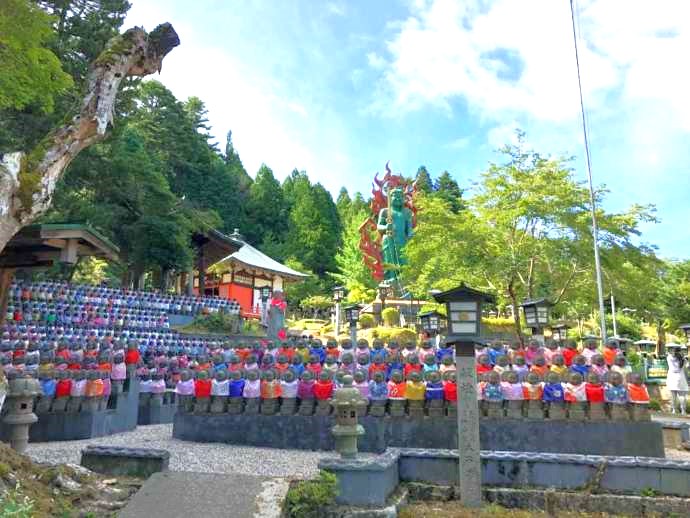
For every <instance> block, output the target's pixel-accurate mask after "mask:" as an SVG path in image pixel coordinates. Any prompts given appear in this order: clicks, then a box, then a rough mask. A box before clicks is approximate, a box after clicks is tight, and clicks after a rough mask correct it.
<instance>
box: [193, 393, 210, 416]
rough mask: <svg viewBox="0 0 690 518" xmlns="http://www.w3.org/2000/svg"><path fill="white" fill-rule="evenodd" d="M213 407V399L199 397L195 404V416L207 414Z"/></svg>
mask: <svg viewBox="0 0 690 518" xmlns="http://www.w3.org/2000/svg"><path fill="white" fill-rule="evenodd" d="M210 405H211V398H208V397H198V398H196V401H195V402H194V413H195V414H207V413H208V409H209V406H210Z"/></svg>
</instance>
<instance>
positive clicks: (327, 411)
mask: <svg viewBox="0 0 690 518" xmlns="http://www.w3.org/2000/svg"><path fill="white" fill-rule="evenodd" d="M314 413H315V414H316V415H331V402H330V401H328V400H325V399H318V400H317V401H316V410H315V411H314Z"/></svg>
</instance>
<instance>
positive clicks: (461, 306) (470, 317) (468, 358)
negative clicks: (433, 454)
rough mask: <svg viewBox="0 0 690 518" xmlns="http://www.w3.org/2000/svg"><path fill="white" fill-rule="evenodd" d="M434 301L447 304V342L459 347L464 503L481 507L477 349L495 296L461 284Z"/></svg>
mask: <svg viewBox="0 0 690 518" xmlns="http://www.w3.org/2000/svg"><path fill="white" fill-rule="evenodd" d="M434 299H435V300H436V302H439V303H442V304H445V305H446V315H447V318H448V326H447V327H448V333H447V337H446V343H447V344H449V345H454V346H455V365H456V377H457V391H458V403H457V405H458V410H457V418H458V451H459V455H460V457H459V458H460V462H459V475H460V477H459V481H460V497H461V500H460V501H461V502H462V504H463V505H464V506H466V507H481V505H482V488H481V484H482V481H481V475H482V468H481V460H480V457H479V407H478V405H477V371H476V368H475V356H474V346H475V344H476V343H477V342H478V341H479V339H480V335H481V320H482V304H483V303H484V302H493V301H494V297H493V296H492V295H490V294H488V293H483V292H481V291H477V290H474V289H472V288H468V287H467V286H464V285H461V286H458V287H457V288H454V289H451V290H448V291H444V292H442V293H438V292H436V293H434Z"/></svg>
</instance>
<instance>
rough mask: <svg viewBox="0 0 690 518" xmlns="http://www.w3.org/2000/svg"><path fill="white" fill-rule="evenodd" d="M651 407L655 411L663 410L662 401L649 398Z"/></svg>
mask: <svg viewBox="0 0 690 518" xmlns="http://www.w3.org/2000/svg"><path fill="white" fill-rule="evenodd" d="M649 409H650V410H652V411H654V412H659V411H660V410H661V401H659V400H658V399H654V398H652V399H650V400H649Z"/></svg>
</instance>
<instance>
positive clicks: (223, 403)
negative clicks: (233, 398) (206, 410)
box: [210, 396, 228, 414]
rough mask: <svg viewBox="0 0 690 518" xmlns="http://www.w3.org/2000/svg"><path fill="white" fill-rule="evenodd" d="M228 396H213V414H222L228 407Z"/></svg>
mask: <svg viewBox="0 0 690 518" xmlns="http://www.w3.org/2000/svg"><path fill="white" fill-rule="evenodd" d="M227 402H228V398H227V396H213V397H212V398H211V407H210V410H211V413H212V414H222V413H224V412H225V411H226V409H227Z"/></svg>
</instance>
